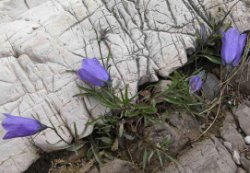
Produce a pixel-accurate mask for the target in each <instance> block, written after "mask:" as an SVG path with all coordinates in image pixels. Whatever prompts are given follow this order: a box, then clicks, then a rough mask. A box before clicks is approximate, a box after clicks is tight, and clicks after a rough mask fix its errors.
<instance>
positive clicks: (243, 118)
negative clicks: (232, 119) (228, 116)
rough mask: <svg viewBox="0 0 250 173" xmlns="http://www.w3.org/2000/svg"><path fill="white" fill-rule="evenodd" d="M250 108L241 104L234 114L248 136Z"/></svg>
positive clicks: (249, 131) (249, 132)
mask: <svg viewBox="0 0 250 173" xmlns="http://www.w3.org/2000/svg"><path fill="white" fill-rule="evenodd" d="M249 112H250V107H248V106H247V105H245V104H241V105H240V106H239V107H238V108H237V109H236V111H235V112H234V114H235V116H236V117H237V119H238V121H239V125H240V128H241V129H242V130H243V132H244V133H245V134H246V135H250V126H249V124H250V114H249Z"/></svg>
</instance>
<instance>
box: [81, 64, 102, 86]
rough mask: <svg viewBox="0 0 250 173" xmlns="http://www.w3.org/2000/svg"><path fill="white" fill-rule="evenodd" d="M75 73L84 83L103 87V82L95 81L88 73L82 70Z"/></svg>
mask: <svg viewBox="0 0 250 173" xmlns="http://www.w3.org/2000/svg"><path fill="white" fill-rule="evenodd" d="M77 73H78V76H79V78H80V79H81V80H83V81H86V82H88V83H91V84H92V85H95V86H104V85H105V81H101V80H99V79H97V78H96V77H95V76H93V74H91V73H89V72H88V71H86V70H85V69H83V68H81V69H80V70H78V72H77Z"/></svg>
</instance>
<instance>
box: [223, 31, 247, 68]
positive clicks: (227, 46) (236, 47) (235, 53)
mask: <svg viewBox="0 0 250 173" xmlns="http://www.w3.org/2000/svg"><path fill="white" fill-rule="evenodd" d="M246 39H247V34H240V32H239V31H238V30H237V29H235V28H230V29H228V30H227V31H226V32H224V33H223V37H222V48H221V57H222V64H223V65H230V66H232V67H235V66H237V65H238V64H239V62H240V59H241V55H242V53H243V50H244V47H245V44H246Z"/></svg>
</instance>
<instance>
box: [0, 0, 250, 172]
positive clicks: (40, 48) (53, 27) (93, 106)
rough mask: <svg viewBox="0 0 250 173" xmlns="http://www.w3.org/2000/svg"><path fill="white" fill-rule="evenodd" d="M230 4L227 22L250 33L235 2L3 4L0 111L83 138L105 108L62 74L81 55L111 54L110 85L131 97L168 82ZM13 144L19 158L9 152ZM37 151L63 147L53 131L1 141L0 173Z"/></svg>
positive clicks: (16, 0) (241, 5) (15, 0)
mask: <svg viewBox="0 0 250 173" xmlns="http://www.w3.org/2000/svg"><path fill="white" fill-rule="evenodd" d="M235 3H237V4H236V5H235ZM233 5H235V6H234V7H233V8H232V12H231V15H230V16H229V17H228V21H233V24H234V25H235V26H237V27H239V28H240V29H241V30H247V29H249V28H250V27H249V22H247V21H249V16H250V13H247V11H248V10H249V8H248V4H247V2H244V1H237V0H234V1H230V2H229V1H228V2H226V1H222V0H219V1H218V0H216V1H215V0H214V1H211V0H209V1H208V0H205V1H203V2H201V1H196V0H175V1H168V0H166V1H152V0H141V1H140V0H88V1H84V0H82V1H81V0H68V1H67V0H43V1H38V0H25V1H20V0H3V1H1V2H0V45H1V46H0V66H1V68H0V72H1V73H0V90H1V97H0V112H10V113H12V114H14V115H21V116H27V117H31V116H33V117H35V118H39V119H40V120H41V122H43V123H44V124H47V125H52V124H53V125H54V126H56V128H57V130H58V133H60V134H61V136H62V137H63V138H64V139H65V140H66V141H68V142H70V141H71V140H72V138H73V136H74V130H73V127H74V124H76V126H77V129H78V136H79V137H80V138H82V137H85V136H87V135H89V134H90V133H91V131H92V127H91V126H86V123H87V121H88V120H89V119H90V117H95V116H98V115H101V114H102V113H103V112H104V111H105V109H104V108H103V107H101V106H98V103H97V102H96V101H95V100H93V99H91V98H88V97H85V98H84V99H81V98H76V97H74V98H73V97H72V96H73V95H75V94H76V93H79V89H78V88H77V85H76V79H77V78H76V76H75V75H73V74H70V73H67V72H65V71H66V70H69V69H77V68H79V67H80V63H81V59H82V58H83V57H98V58H99V59H101V58H103V59H104V60H105V58H106V57H107V55H108V53H109V51H110V53H111V55H112V59H111V61H110V65H111V71H110V72H111V77H112V79H113V84H114V85H115V86H116V85H118V86H119V87H120V88H124V86H125V85H126V84H128V85H129V91H130V93H131V94H134V93H136V92H137V86H138V85H139V84H143V83H145V82H148V81H156V80H158V77H157V75H160V76H164V77H165V76H168V75H169V73H171V72H172V71H173V70H174V69H176V68H178V67H179V66H182V65H183V64H184V63H185V62H186V61H187V60H186V52H185V49H187V48H190V47H194V41H195V30H196V29H199V23H205V25H207V26H209V23H208V13H207V11H211V12H212V14H213V15H218V16H217V17H216V19H219V18H222V16H223V14H225V13H227V12H228V10H230V9H231V7H232V6H233ZM197 9H199V10H200V12H199V10H198V11H197ZM218 11H220V12H218ZM242 21H244V22H242ZM2 119H3V117H0V120H2ZM3 134H4V131H3V130H2V129H1V131H0V137H1V136H3ZM22 141H25V142H22ZM33 143H34V145H33ZM17 144H18V147H19V150H18V151H19V152H17V151H16V150H10V149H11V148H13V147H16V146H17ZM31 144H32V145H31ZM35 145H36V146H38V147H40V148H42V149H43V150H44V151H52V150H58V149H61V148H65V147H67V146H68V144H66V143H64V142H62V141H60V138H59V137H58V136H57V135H56V134H55V133H54V132H53V131H51V130H46V131H44V132H42V133H41V134H38V135H36V136H33V137H32V138H29V139H14V140H9V141H2V140H1V141H0V146H1V147H0V148H1V150H0V151H1V152H0V172H6V171H7V172H12V173H16V172H22V171H23V170H25V169H26V168H27V167H28V166H29V165H30V164H31V163H32V162H33V161H34V160H35V159H36V158H37V157H38V156H37V154H36V152H35V151H36V148H35V147H34V146H35ZM2 146H5V147H2ZM2 148H6V149H4V150H2ZM29 148H30V149H29ZM20 151H25V152H24V153H26V152H27V153H28V155H21V154H20ZM19 163H22V164H19Z"/></svg>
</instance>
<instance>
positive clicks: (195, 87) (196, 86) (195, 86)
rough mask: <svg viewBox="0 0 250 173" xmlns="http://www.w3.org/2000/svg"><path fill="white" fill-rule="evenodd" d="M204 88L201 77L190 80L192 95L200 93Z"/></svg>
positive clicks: (195, 76) (193, 77)
mask: <svg viewBox="0 0 250 173" xmlns="http://www.w3.org/2000/svg"><path fill="white" fill-rule="evenodd" d="M201 87H202V79H201V77H200V75H194V76H192V77H191V78H190V80H189V91H190V93H195V92H197V91H199V90H200V89H201Z"/></svg>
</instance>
